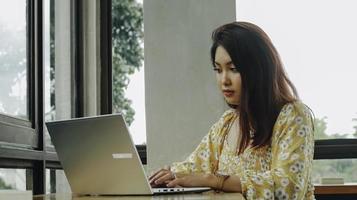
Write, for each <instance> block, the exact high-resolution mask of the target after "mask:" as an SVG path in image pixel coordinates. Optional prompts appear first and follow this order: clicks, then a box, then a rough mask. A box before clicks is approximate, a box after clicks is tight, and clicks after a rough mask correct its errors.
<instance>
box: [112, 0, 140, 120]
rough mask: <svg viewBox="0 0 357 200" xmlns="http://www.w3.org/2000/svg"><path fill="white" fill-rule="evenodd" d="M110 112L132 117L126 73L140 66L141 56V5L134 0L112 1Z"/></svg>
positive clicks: (133, 113) (132, 71) (133, 112)
mask: <svg viewBox="0 0 357 200" xmlns="http://www.w3.org/2000/svg"><path fill="white" fill-rule="evenodd" d="M112 26H113V28H112V58H113V61H112V65H113V112H114V113H116V112H120V113H122V114H123V115H124V117H125V120H126V122H127V123H128V124H131V123H132V121H133V120H134V115H135V111H134V110H133V109H132V108H131V103H132V101H131V100H130V99H128V98H126V97H125V94H124V92H125V89H126V88H127V86H128V84H129V75H130V74H133V73H134V72H135V70H139V68H140V66H141V64H142V60H143V48H142V44H143V8H142V5H141V4H139V3H137V2H136V1H135V0H113V1H112Z"/></svg>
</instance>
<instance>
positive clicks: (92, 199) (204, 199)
mask: <svg viewBox="0 0 357 200" xmlns="http://www.w3.org/2000/svg"><path fill="white" fill-rule="evenodd" d="M120 199H133V200H244V197H243V196H242V194H240V193H215V192H213V191H209V192H204V193H202V194H170V195H156V196H82V197H78V196H72V195H71V194H48V195H38V196H34V197H33V200H120ZM19 200H21V199H19Z"/></svg>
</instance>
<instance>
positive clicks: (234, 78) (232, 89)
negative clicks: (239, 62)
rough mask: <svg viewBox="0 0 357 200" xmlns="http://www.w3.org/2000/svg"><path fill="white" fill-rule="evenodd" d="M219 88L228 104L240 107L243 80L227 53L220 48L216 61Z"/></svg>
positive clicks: (215, 68) (215, 67)
mask: <svg viewBox="0 0 357 200" xmlns="http://www.w3.org/2000/svg"><path fill="white" fill-rule="evenodd" d="M214 64H215V66H214V70H215V71H216V78H217V83H218V87H219V88H220V89H221V91H222V93H223V96H224V98H225V100H226V101H227V103H228V104H232V105H239V102H240V95H241V85H242V80H241V77H240V73H239V72H238V71H237V70H236V68H235V66H234V64H233V62H232V59H231V57H230V56H229V54H228V53H227V51H226V50H225V49H224V48H223V47H222V46H218V47H217V49H216V55H215V60H214Z"/></svg>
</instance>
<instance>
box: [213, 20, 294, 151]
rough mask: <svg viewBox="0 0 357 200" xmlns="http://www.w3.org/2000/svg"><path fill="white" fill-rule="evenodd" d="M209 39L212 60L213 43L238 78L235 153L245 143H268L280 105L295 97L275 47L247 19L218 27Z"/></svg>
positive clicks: (292, 86)
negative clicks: (239, 94)
mask: <svg viewBox="0 0 357 200" xmlns="http://www.w3.org/2000/svg"><path fill="white" fill-rule="evenodd" d="M212 40H213V44H212V47H211V60H212V64H213V65H214V62H215V55H216V49H217V47H218V46H222V47H223V48H224V49H225V50H226V51H227V52H228V54H229V55H230V57H231V59H232V62H233V64H234V66H235V67H236V69H237V70H238V72H239V73H240V76H241V79H242V86H241V87H242V88H241V92H242V93H241V99H240V104H239V105H238V106H237V107H236V109H237V110H239V123H240V131H241V134H242V137H241V141H240V144H239V149H238V153H239V154H240V153H242V152H243V151H244V150H245V149H246V148H247V147H248V146H249V145H252V146H253V147H255V148H259V147H263V146H266V145H267V144H270V142H271V137H272V131H273V126H274V124H275V121H276V119H277V117H278V115H279V113H280V110H281V108H282V107H283V106H284V105H285V104H286V103H291V102H294V101H296V100H298V98H299V97H298V94H297V91H296V88H295V87H294V85H293V84H292V82H291V81H290V80H289V78H288V77H287V75H286V73H285V71H284V67H283V64H282V62H281V60H280V57H279V54H278V52H277V50H276V49H275V47H274V45H273V44H272V42H271V40H270V39H269V37H268V35H267V34H266V33H265V32H264V31H263V30H262V29H261V28H259V27H258V26H256V25H254V24H251V23H248V22H233V23H229V24H225V25H223V26H221V27H218V28H217V29H216V30H214V31H213V33H212ZM251 133H253V134H251Z"/></svg>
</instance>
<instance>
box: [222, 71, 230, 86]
mask: <svg viewBox="0 0 357 200" xmlns="http://www.w3.org/2000/svg"><path fill="white" fill-rule="evenodd" d="M222 84H223V85H230V84H231V80H230V78H229V74H228V73H227V72H223V73H222Z"/></svg>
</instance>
